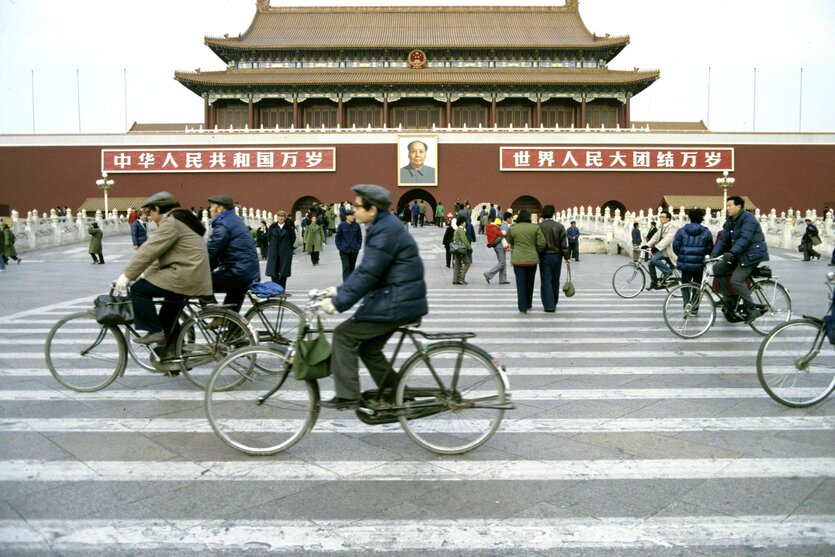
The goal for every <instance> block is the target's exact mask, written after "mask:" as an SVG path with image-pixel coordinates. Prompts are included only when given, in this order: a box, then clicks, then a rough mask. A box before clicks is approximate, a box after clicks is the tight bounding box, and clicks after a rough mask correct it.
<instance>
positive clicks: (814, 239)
mask: <svg viewBox="0 0 835 557" xmlns="http://www.w3.org/2000/svg"><path fill="white" fill-rule="evenodd" d="M812 245H813V246H819V245H821V237H820V236H818V235H817V234H815V235H814V236H812Z"/></svg>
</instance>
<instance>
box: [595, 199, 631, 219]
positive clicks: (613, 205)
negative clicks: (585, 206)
mask: <svg viewBox="0 0 835 557" xmlns="http://www.w3.org/2000/svg"><path fill="white" fill-rule="evenodd" d="M606 207H608V208H609V214H610V215H611V216H612V217H614V216H615V210H616V209H620V218H624V216H625V215H626V205H624V204H623V203H621V202H620V201H617V200H614V199H612V200H609V201H607V202H606V203H604V204H603V206H601V207H600V211H601V212H602V213H603V214H604V215H605V214H606Z"/></svg>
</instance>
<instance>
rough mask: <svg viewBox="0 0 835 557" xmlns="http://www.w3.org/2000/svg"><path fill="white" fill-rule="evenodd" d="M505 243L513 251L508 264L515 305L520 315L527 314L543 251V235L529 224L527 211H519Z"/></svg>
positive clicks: (531, 301) (530, 305)
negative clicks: (513, 285)
mask: <svg viewBox="0 0 835 557" xmlns="http://www.w3.org/2000/svg"><path fill="white" fill-rule="evenodd" d="M507 242H508V244H510V248H511V249H512V250H513V251H511V254H510V264H511V265H513V274H514V275H515V277H516V305H517V307H518V308H519V312H520V313H527V312H528V310H529V309H531V308H532V307H533V285H534V281H535V279H536V266H537V265H538V264H539V252H540V251H542V250H543V249H545V235H544V234H543V233H542V229H541V228H539V226H537V225H535V224H533V223H532V222H531V213H530V211H528V210H527V209H522V210H521V211H519V215H518V216H517V217H516V224H514V225H513V226H511V227H510V229H509V230H508V231H507Z"/></svg>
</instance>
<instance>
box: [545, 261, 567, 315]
mask: <svg viewBox="0 0 835 557" xmlns="http://www.w3.org/2000/svg"><path fill="white" fill-rule="evenodd" d="M561 272H562V254H561V253H541V254H539V282H540V283H541V284H540V286H539V290H540V295H541V297H542V307H543V308H544V309H545V311H549V312H550V311H554V310H555V309H557V304H558V303H560V273H561Z"/></svg>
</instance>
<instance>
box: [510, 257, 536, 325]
mask: <svg viewBox="0 0 835 557" xmlns="http://www.w3.org/2000/svg"><path fill="white" fill-rule="evenodd" d="M513 275H514V276H515V277H516V306H517V307H518V308H519V311H521V312H522V313H526V312H527V311H528V310H529V309H530V308H532V307H533V283H534V281H535V280H536V265H514V266H513Z"/></svg>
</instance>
